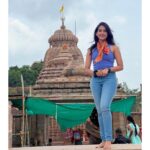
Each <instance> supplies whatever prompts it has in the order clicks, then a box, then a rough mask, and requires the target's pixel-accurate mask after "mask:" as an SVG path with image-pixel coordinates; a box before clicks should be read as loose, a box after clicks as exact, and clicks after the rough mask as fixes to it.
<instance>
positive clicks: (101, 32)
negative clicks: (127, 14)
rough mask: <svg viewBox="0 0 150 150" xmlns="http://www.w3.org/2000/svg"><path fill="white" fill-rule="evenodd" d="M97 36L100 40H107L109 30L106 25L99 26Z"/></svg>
mask: <svg viewBox="0 0 150 150" xmlns="http://www.w3.org/2000/svg"><path fill="white" fill-rule="evenodd" d="M96 36H97V37H98V39H99V40H102V41H104V40H106V38H107V32H106V29H105V27H104V26H102V25H101V26H99V28H98V31H97V33H96Z"/></svg>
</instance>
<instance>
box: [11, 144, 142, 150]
mask: <svg viewBox="0 0 150 150" xmlns="http://www.w3.org/2000/svg"><path fill="white" fill-rule="evenodd" d="M9 150H103V149H102V148H101V149H100V148H96V145H67V146H39V147H22V148H10V149H9ZM112 150H142V148H141V145H135V144H134V145H133V144H113V145H112Z"/></svg>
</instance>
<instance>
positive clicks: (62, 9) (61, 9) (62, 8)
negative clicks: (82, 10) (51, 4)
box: [59, 5, 64, 13]
mask: <svg viewBox="0 0 150 150" xmlns="http://www.w3.org/2000/svg"><path fill="white" fill-rule="evenodd" d="M59 11H60V13H62V12H63V11H64V5H62V6H61V8H60V9H59Z"/></svg>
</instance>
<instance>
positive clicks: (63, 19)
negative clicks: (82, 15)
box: [61, 16, 65, 29]
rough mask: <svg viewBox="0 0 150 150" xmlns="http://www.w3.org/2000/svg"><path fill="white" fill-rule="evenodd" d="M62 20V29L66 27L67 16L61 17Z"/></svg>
mask: <svg viewBox="0 0 150 150" xmlns="http://www.w3.org/2000/svg"><path fill="white" fill-rule="evenodd" d="M61 21H62V25H61V29H65V25H64V21H65V17H64V16H62V17H61Z"/></svg>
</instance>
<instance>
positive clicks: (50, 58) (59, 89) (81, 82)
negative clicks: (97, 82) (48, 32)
mask: <svg viewBox="0 0 150 150" xmlns="http://www.w3.org/2000/svg"><path fill="white" fill-rule="evenodd" d="M48 42H49V48H48V50H47V51H46V54H45V58H44V66H43V69H42V71H41V73H40V75H39V77H38V79H37V81H36V85H35V86H34V95H35V96H37V97H43V98H46V99H50V100H54V101H58V102H62V100H63V102H64V101H65V102H67V101H69V100H72V101H74V100H80V101H84V100H91V99H92V97H91V93H90V87H89V81H90V78H89V77H88V76H85V75H84V74H83V72H82V68H83V67H84V60H83V56H82V53H81V51H80V49H79V48H78V46H77V43H78V38H77V37H76V36H75V35H74V34H73V33H72V32H71V31H70V30H68V29H66V27H65V25H64V18H62V25H61V27H60V29H59V30H56V31H55V33H54V34H53V35H52V36H51V37H50V38H49V40H48Z"/></svg>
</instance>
